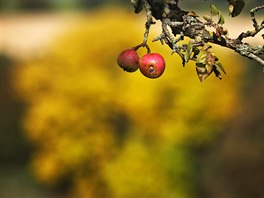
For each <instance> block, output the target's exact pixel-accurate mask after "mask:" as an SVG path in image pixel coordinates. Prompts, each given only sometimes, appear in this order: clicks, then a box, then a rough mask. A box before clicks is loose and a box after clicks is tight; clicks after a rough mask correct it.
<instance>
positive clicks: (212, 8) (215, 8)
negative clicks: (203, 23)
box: [210, 4, 219, 16]
mask: <svg viewBox="0 0 264 198" xmlns="http://www.w3.org/2000/svg"><path fill="white" fill-rule="evenodd" d="M210 9H211V15H212V16H216V15H218V14H219V10H218V9H217V7H216V6H215V5H213V4H211V5H210Z"/></svg>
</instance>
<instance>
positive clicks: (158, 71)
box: [139, 53, 165, 78]
mask: <svg viewBox="0 0 264 198" xmlns="http://www.w3.org/2000/svg"><path fill="white" fill-rule="evenodd" d="M139 69H140V71H141V73H142V74H143V75H144V76H146V77H148V78H158V77H160V76H161V75H162V74H163V72H164V70H165V61H164V59H163V57H162V56H161V55H160V54H157V53H152V54H146V55H144V56H143V57H142V58H141V59H140V60H139Z"/></svg>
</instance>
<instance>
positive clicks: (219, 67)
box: [215, 62, 226, 74]
mask: <svg viewBox="0 0 264 198" xmlns="http://www.w3.org/2000/svg"><path fill="white" fill-rule="evenodd" d="M215 66H216V67H217V68H218V69H220V70H221V71H222V72H223V73H224V74H226V72H225V69H224V67H223V65H222V63H220V62H216V63H215Z"/></svg>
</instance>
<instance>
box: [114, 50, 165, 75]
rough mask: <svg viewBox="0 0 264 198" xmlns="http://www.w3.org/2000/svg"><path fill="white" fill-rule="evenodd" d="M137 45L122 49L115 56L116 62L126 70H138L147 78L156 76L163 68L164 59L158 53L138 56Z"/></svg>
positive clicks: (161, 72)
mask: <svg viewBox="0 0 264 198" xmlns="http://www.w3.org/2000/svg"><path fill="white" fill-rule="evenodd" d="M136 50H137V47H135V48H132V49H126V50H124V51H122V52H121V53H120V54H119V56H118V57H117V64H118V65H119V66H120V67H121V68H123V69H124V70H125V71H127V72H135V71H137V69H138V68H139V70H140V72H141V73H142V74H143V75H144V76H146V77H148V78H158V77H160V76H161V75H162V74H163V72H164V70H165V61H164V59H163V57H162V56H161V55H160V54H158V53H147V54H145V55H144V56H142V57H141V58H139V56H138V54H137V52H136Z"/></svg>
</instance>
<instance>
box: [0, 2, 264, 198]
mask: <svg viewBox="0 0 264 198" xmlns="http://www.w3.org/2000/svg"><path fill="white" fill-rule="evenodd" d="M214 3H215V4H216V5H217V6H218V7H220V8H221V9H223V10H224V11H223V12H224V13H227V12H226V10H227V3H226V2H225V1H214ZM181 4H182V5H183V6H184V7H185V8H188V9H191V8H192V7H195V8H196V9H195V11H196V12H197V13H206V12H209V2H204V1H203V2H202V3H201V2H199V3H198V1H183V2H181ZM260 4H261V1H256V0H254V1H247V5H246V8H245V11H247V10H249V9H250V8H251V7H253V6H256V5H260ZM191 5H192V6H191ZM257 16H260V18H261V17H262V18H263V15H257ZM0 17H1V51H0V56H1V66H0V70H1V71H0V82H1V83H0V87H1V100H0V108H1V111H0V112H1V114H0V117H1V118H0V129H1V131H0V197H2V198H18V197H27V198H46V197H49V198H59V197H63V198H64V197H65V198H73V197H74V198H196V197H197V198H200V197H201V198H223V197H224V198H238V197H239V198H252V197H254V198H261V197H263V196H264V191H263V186H264V167H263V166H264V159H263V151H264V146H263V145H264V144H263V143H264V142H263V140H264V136H263V132H264V131H263V129H264V127H263V126H264V125H263V118H264V115H263V114H264V113H263V109H264V104H263V103H264V102H263V101H264V100H263V94H264V81H263V67H262V66H261V65H259V64H258V63H256V62H254V61H250V60H248V59H246V58H244V57H241V56H239V55H238V54H236V53H235V52H233V51H231V50H228V49H223V48H219V47H217V46H214V49H215V53H216V54H217V56H218V57H219V59H220V60H221V62H222V63H223V65H224V67H225V70H226V72H227V75H224V76H223V79H222V80H219V79H217V78H215V77H214V76H213V75H212V76H210V77H209V78H208V79H207V80H206V81H205V82H204V83H200V81H199V80H198V77H197V75H196V72H195V66H194V64H193V63H190V64H187V65H186V66H185V67H182V65H181V64H180V63H181V61H180V59H179V57H177V55H171V52H170V50H169V49H168V47H167V46H162V45H160V43H150V47H151V49H152V51H153V52H158V53H160V54H162V55H163V56H164V58H165V60H166V64H167V67H166V70H165V72H164V74H163V76H162V77H161V78H158V79H155V80H153V79H147V78H145V77H144V76H142V75H141V74H140V72H139V71H137V72H135V73H126V72H124V71H122V70H121V69H120V68H119V67H118V66H117V64H116V57H117V55H118V54H119V53H120V52H121V51H122V50H124V49H127V48H131V47H133V46H136V45H138V44H139V43H141V42H142V40H143V34H144V24H145V22H144V20H145V17H144V14H143V13H142V14H139V15H136V14H134V13H133V8H132V6H131V5H130V2H129V1H127V0H123V1H121V0H119V1H117V0H116V1H110V0H109V1H106V0H105V1H99V0H96V1H95V0H76V1H72V0H42V1H34V0H3V1H1V15H0ZM226 27H227V28H228V29H230V31H229V34H230V36H231V37H232V36H234V37H235V36H236V35H237V34H238V33H239V32H241V31H245V30H248V29H251V28H252V22H251V20H250V17H249V14H247V12H245V14H244V15H240V16H239V17H237V18H234V19H231V18H229V17H226ZM159 33H160V26H159V25H156V26H155V27H153V28H152V29H151V34H150V38H154V36H156V35H157V34H159ZM247 41H248V42H250V43H252V44H263V40H262V38H261V36H260V35H259V36H257V37H256V38H252V39H247ZM144 53H146V51H145V49H140V50H139V54H140V55H141V56H142V55H143V54H144Z"/></svg>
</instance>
